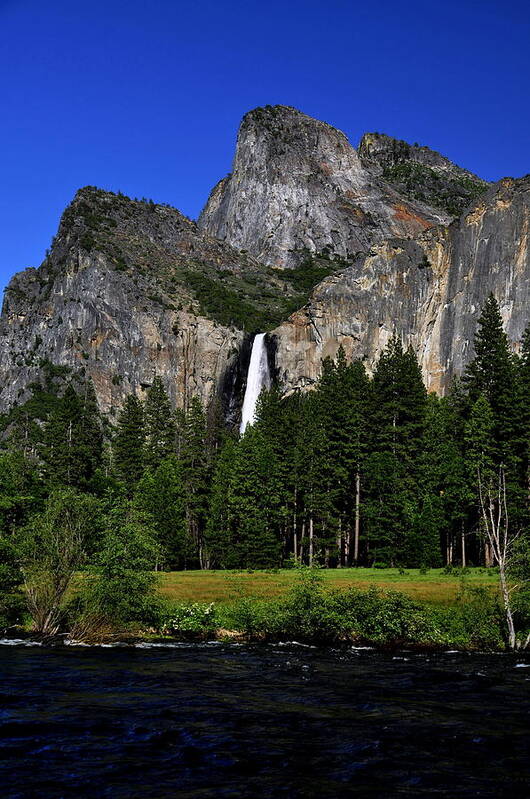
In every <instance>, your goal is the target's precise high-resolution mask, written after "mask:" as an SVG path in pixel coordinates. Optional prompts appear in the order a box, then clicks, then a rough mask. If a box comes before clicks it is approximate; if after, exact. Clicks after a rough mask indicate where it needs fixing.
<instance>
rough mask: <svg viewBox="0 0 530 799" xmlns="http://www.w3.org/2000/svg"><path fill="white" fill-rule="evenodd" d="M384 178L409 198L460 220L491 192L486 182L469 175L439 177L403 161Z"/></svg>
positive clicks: (392, 167) (416, 165) (386, 171)
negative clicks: (458, 217) (475, 202)
mask: <svg viewBox="0 0 530 799" xmlns="http://www.w3.org/2000/svg"><path fill="white" fill-rule="evenodd" d="M383 178H384V179H385V180H387V181H388V182H389V183H393V184H395V185H397V186H398V187H399V188H400V189H401V191H402V192H403V193H404V194H405V195H406V196H408V197H411V198H412V199H415V200H420V201H421V202H425V203H427V204H428V205H432V206H434V207H435V208H440V209H442V210H444V211H447V213H448V214H451V215H452V216H460V214H461V213H462V212H463V211H464V210H465V208H466V207H467V206H468V205H470V204H471V203H472V202H473V201H474V200H475V199H477V198H478V197H480V196H481V195H482V194H484V192H485V191H486V190H487V189H488V184H487V183H484V182H483V181H478V180H473V179H472V178H469V177H467V176H466V175H450V174H449V173H446V174H443V175H442V174H440V173H439V172H437V171H436V170H434V169H431V168H430V167H428V166H424V165H423V164H419V163H411V162H410V161H409V162H407V161H400V162H398V163H395V164H393V165H392V166H387V167H386V168H385V169H384V170H383Z"/></svg>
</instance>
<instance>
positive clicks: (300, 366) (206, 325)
mask: <svg viewBox="0 0 530 799" xmlns="http://www.w3.org/2000/svg"><path fill="white" fill-rule="evenodd" d="M529 217H530V177H526V178H520V179H512V178H507V179H504V180H501V181H500V182H499V183H497V184H495V185H489V184H488V183H486V182H485V181H483V180H481V179H480V178H479V177H477V176H476V175H473V174H472V173H471V172H468V171H467V170H465V169H463V168H461V167H459V166H457V165H455V164H453V163H452V162H451V161H449V160H448V159H447V158H445V157H444V156H442V155H440V154H439V153H436V152H435V151H433V150H430V149H429V148H427V147H423V146H419V145H416V144H413V145H410V144H407V143H406V142H402V141H399V140H397V139H392V138H391V137H390V136H386V135H382V134H375V133H369V134H365V136H364V137H363V138H362V140H361V143H360V146H359V149H358V150H355V149H354V148H353V147H352V146H351V145H350V143H349V142H348V139H347V138H346V136H345V135H344V134H343V133H341V132H340V131H338V130H336V129H335V128H333V127H332V126H330V125H328V124H326V123H324V122H320V121H317V120H314V119H311V118H310V117H308V116H306V115H305V114H302V113H300V112H299V111H297V110H295V109H293V108H289V107H286V106H274V107H270V106H267V107H265V108H258V109H255V110H254V111H251V112H249V113H248V114H246V116H245V117H244V118H243V121H242V123H241V126H240V130H239V133H238V138H237V147H236V153H235V158H234V164H233V170H232V173H231V174H230V175H229V176H228V177H226V178H224V179H223V180H221V181H220V182H219V183H218V184H217V186H215V188H214V189H213V190H212V192H211V195H210V197H209V199H208V201H207V203H206V206H205V208H204V210H203V211H202V213H201V215H200V218H199V220H198V221H197V223H196V222H193V221H191V220H189V219H187V218H186V217H184V216H183V215H182V214H180V213H179V212H178V211H177V210H176V209H174V208H170V207H169V206H166V205H160V204H156V203H154V202H153V201H150V200H132V199H130V198H128V197H125V196H123V195H120V194H112V193H110V192H105V191H102V190H99V189H96V188H93V187H86V188H84V189H81V190H80V191H79V192H78V193H77V195H76V196H75V198H74V199H73V201H72V203H71V205H70V206H69V207H68V208H67V209H66V211H65V212H64V214H63V217H62V219H61V221H60V225H59V229H58V232H57V235H56V236H55V238H54V239H53V241H52V244H51V247H50V250H49V252H48V254H47V256H46V259H45V260H44V262H43V264H42V265H41V266H40V267H39V268H37V269H33V268H31V269H26V270H25V271H23V272H21V273H19V274H17V275H15V276H14V277H13V279H12V280H11V282H10V284H9V286H8V287H7V289H6V292H5V298H4V304H3V309H2V316H1V320H0V340H1V343H2V346H1V348H0V386H1V389H0V409H1V410H2V411H3V412H4V413H5V412H7V411H9V410H10V409H11V408H13V407H14V406H17V405H18V406H20V405H22V404H23V403H24V402H26V401H27V400H28V399H29V398H30V397H31V394H32V391H33V390H34V387H35V385H39V384H42V383H43V381H45V380H46V379H49V376H50V374H53V375H54V376H55V377H56V376H57V375H60V376H61V378H62V379H64V380H68V379H70V378H71V377H72V376H74V375H81V376H88V377H90V378H91V379H92V381H93V383H94V386H95V389H96V394H97V397H98V401H99V404H100V407H101V409H102V410H103V411H104V412H106V413H108V414H109V415H110V416H112V414H114V413H115V412H116V411H117V409H118V408H119V407H120V406H121V404H122V403H123V400H124V397H125V396H126V395H127V394H128V393H130V392H134V393H136V394H137V395H139V396H142V394H143V392H145V390H146V389H147V388H148V387H149V386H150V385H151V384H152V382H153V379H154V377H155V376H160V377H161V378H162V380H163V382H164V384H165V385H166V388H167V390H168V392H169V395H170V397H171V399H172V401H173V403H174V404H175V406H177V407H186V406H187V404H188V403H189V400H190V399H191V397H193V396H196V395H197V396H199V397H200V398H201V400H202V401H203V403H205V404H207V403H210V402H211V401H212V400H213V399H214V398H215V397H220V398H221V399H222V401H223V403H224V407H225V410H226V409H227V408H228V409H231V410H230V413H231V414H232V415H234V413H235V415H236V416H237V407H238V402H239V401H240V393H241V387H242V386H243V384H244V380H245V375H246V369H247V366H248V357H249V352H248V350H249V348H248V343H249V341H250V337H251V334H253V333H255V332H257V331H267V332H269V333H270V334H271V335H269V337H268V342H269V346H270V357H271V359H272V358H274V366H275V373H276V375H277V378H278V380H279V383H280V386H281V387H282V389H283V390H285V391H291V390H293V389H295V388H304V387H307V386H310V385H311V384H312V383H313V382H314V381H315V380H316V379H317V377H318V374H319V371H320V366H321V361H322V358H323V357H325V356H326V355H334V354H335V353H336V352H337V349H338V347H339V346H340V345H341V344H342V345H343V347H344V349H345V350H346V352H347V354H348V355H349V356H351V357H356V358H363V359H364V360H365V362H366V363H367V365H368V366H369V367H371V366H372V365H373V363H374V361H375V360H376V359H377V357H378V354H379V353H380V352H381V350H382V348H383V347H384V346H385V344H386V343H387V341H388V339H389V337H390V336H391V335H392V333H393V332H397V333H398V334H399V335H401V336H402V338H403V341H404V343H405V344H409V343H410V344H412V346H413V347H414V349H415V350H416V352H417V353H418V357H419V360H420V363H421V366H422V369H423V373H424V377H425V379H426V381H427V384H428V386H429V388H431V389H433V390H436V391H440V392H443V391H444V390H445V389H446V388H447V386H448V385H449V382H450V380H451V379H452V377H453V376H454V375H456V374H459V373H460V372H461V371H462V369H463V368H464V366H465V365H466V363H467V362H468V361H469V359H470V357H471V356H472V354H473V335H474V330H475V323H476V319H477V316H478V314H479V312H480V308H481V306H482V304H483V303H484V301H485V299H486V297H487V295H488V293H489V292H493V293H494V294H495V296H496V298H497V300H498V301H499V303H500V307H501V311H502V314H503V317H504V321H505V324H506V330H507V333H508V336H509V338H510V339H511V340H512V341H513V342H517V341H518V340H519V339H520V337H521V334H522V332H523V329H524V327H525V326H526V325H527V324H528V321H529V316H530V313H529V308H530V255H529V225H530V219H529ZM234 408H235V409H236V410H235V411H234ZM226 412H227V413H228V411H226ZM234 418H235V417H234Z"/></svg>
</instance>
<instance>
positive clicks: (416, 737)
mask: <svg viewBox="0 0 530 799" xmlns="http://www.w3.org/2000/svg"><path fill="white" fill-rule="evenodd" d="M529 666H530V660H529V659H528V658H523V657H517V656H511V655H481V654H476V655H475V654H472V655H470V654H462V653H445V654H436V655H424V654H422V655H419V654H411V653H399V654H396V653H394V654H392V653H388V654H386V653H383V654H382V653H378V652H374V651H370V650H364V649H357V650H354V649H352V650H348V651H344V652H335V651H329V650H328V651H323V650H318V649H311V648H307V647H302V646H297V645H287V646H277V645H276V646H262V647H245V646H237V645H224V644H202V645H191V644H190V645H185V644H183V645H174V646H166V647H163V646H162V647H153V646H149V645H142V646H140V647H127V648H126V647H109V648H104V647H103V648H102V647H95V648H61V649H44V648H41V647H28V646H2V647H0V678H1V683H0V758H1V761H0V795H1V796H2V797H4V799H5V798H6V797H9V798H10V799H11V798H14V797H18V798H20V799H26V797H39V799H42V798H43V797H44V798H47V797H53V799H58V798H59V797H74V796H75V797H107V796H108V797H157V799H161V797H176V796H178V797H179V799H180V798H184V799H185V798H186V797H194V799H195V798H197V799H199V798H201V799H202V798H203V797H216V796H219V797H290V798H291V797H293V798H297V797H340V796H345V795H346V796H347V795H355V796H370V797H393V796H422V795H435V796H444V797H451V799H456V798H457V797H476V796H480V797H496V798H497V797H503V796H511V797H519V796H521V797H523V796H525V797H526V796H528V794H529V791H528V780H529V777H530V765H529V761H530V743H529V737H528V722H529V720H530V713H529V710H530V707H529V702H528V695H529V688H530V668H529Z"/></svg>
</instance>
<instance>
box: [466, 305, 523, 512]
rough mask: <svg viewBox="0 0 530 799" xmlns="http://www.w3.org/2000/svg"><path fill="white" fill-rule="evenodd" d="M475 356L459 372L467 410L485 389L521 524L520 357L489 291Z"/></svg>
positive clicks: (511, 502)
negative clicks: (512, 349) (512, 350)
mask: <svg viewBox="0 0 530 799" xmlns="http://www.w3.org/2000/svg"><path fill="white" fill-rule="evenodd" d="M474 349H475V357H474V358H473V360H472V361H471V363H470V364H469V365H468V367H467V369H466V372H465V374H464V378H463V384H464V386H465V388H466V389H467V398H468V403H467V408H466V411H465V412H466V416H467V418H469V416H470V413H471V409H472V407H473V405H474V403H475V402H476V401H477V400H478V398H479V397H480V396H481V395H483V396H484V398H485V399H486V400H487V401H488V403H489V405H490V408H491V412H492V414H493V445H494V451H495V452H494V458H495V462H496V465H497V467H500V466H502V468H503V470H504V473H505V475H506V485H507V491H508V497H509V509H510V518H511V520H512V522H513V523H514V524H516V525H517V526H519V527H522V526H523V525H524V521H525V518H526V496H527V495H526V486H525V439H526V435H527V434H526V431H525V429H524V414H523V413H522V412H521V387H520V382H519V377H520V374H519V369H518V363H517V360H516V359H515V357H514V356H513V354H512V353H511V351H510V346H509V342H508V337H507V336H506V333H505V332H504V329H503V323H502V317H501V314H500V310H499V306H498V303H497V301H496V300H495V297H494V296H493V294H490V295H489V297H488V299H487V301H486V303H485V305H484V308H483V310H482V313H481V315H480V317H479V320H478V329H477V333H476V336H475V342H474Z"/></svg>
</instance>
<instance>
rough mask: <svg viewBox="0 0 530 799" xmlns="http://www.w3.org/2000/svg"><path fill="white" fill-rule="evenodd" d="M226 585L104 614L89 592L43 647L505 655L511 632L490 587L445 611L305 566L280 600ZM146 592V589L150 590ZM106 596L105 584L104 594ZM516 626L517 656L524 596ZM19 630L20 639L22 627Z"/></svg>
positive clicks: (463, 595)
mask: <svg viewBox="0 0 530 799" xmlns="http://www.w3.org/2000/svg"><path fill="white" fill-rule="evenodd" d="M96 585H97V584H96ZM232 585H233V589H232V592H233V595H232V598H231V600H230V601H229V602H228V603H226V604H219V605H216V604H215V603H200V602H189V603H182V602H179V603H174V602H168V601H165V602H164V601H163V600H162V599H161V598H160V596H159V595H157V594H156V593H155V591H154V590H153V591H152V593H145V592H144V595H143V598H142V601H141V602H135V601H134V600H133V598H132V597H131V596H129V597H128V598H122V601H121V604H120V601H118V597H117V596H116V595H115V594H114V592H113V591H110V593H111V598H112V602H110V604H109V601H108V598H107V602H106V604H107V605H108V607H107V611H106V610H105V603H103V602H102V597H101V596H99V597H98V599H97V601H95V600H94V596H93V595H94V590H95V589H94V585H92V586H89V587H87V588H85V589H84V590H81V591H80V593H79V595H78V596H77V597H76V598H75V599H73V600H70V601H69V602H68V603H67V604H66V606H65V608H64V610H63V612H62V615H61V625H60V629H57V630H56V631H55V632H54V635H52V636H41V640H42V641H43V642H44V643H46V642H48V643H51V644H57V643H60V642H66V643H73V642H79V643H88V644H95V643H101V642H110V641H123V642H126V641H138V640H149V641H153V640H162V641H196V642H200V641H207V640H221V641H237V642H242V643H259V642H263V643H268V642H288V641H297V642H300V643H304V644H311V645H316V646H333V647H340V646H351V645H369V646H373V647H376V648H382V649H388V648H396V649H397V648H412V649H416V650H422V649H424V650H443V649H447V648H451V649H460V650H464V651H477V650H480V651H504V650H507V649H508V641H509V631H508V629H507V625H506V617H505V614H504V610H503V606H502V602H501V599H500V597H499V595H498V594H497V593H496V592H495V591H493V590H491V589H488V588H484V587H467V586H466V585H465V582H463V583H462V587H461V589H460V592H459V595H458V597H457V599H456V601H455V602H454V603H452V604H449V605H432V604H429V603H423V602H418V601H415V600H413V599H411V598H410V597H408V596H406V595H405V594H403V593H400V592H399V591H393V590H390V591H388V590H387V591H385V590H381V589H379V588H376V587H372V588H368V589H364V590H359V589H353V588H352V589H347V590H330V589H329V588H326V586H325V581H324V578H323V574H322V571H321V570H319V569H315V568H313V569H311V568H307V567H302V568H299V569H298V570H297V577H296V579H295V580H294V583H293V586H292V587H291V589H290V590H289V591H288V593H287V594H286V595H284V596H282V597H280V598H277V599H273V600H267V599H258V598H256V597H252V596H249V595H248V594H247V592H246V590H247V589H246V587H245V585H244V581H242V580H241V581H238V579H237V577H236V578H234V579H233V583H232ZM151 587H152V588H153V589H154V584H152V586H151ZM129 588H132V586H131V585H130V584H129ZM108 589H109V586H107V592H108ZM115 589H117V586H115ZM118 593H119V594H121V593H122V592H121V591H118ZM87 597H88V599H87ZM131 603H132V604H131ZM515 621H516V626H517V635H518V641H519V642H520V645H519V648H523V646H524V642H525V640H526V638H527V636H528V631H529V630H530V601H528V599H525V598H524V597H521V598H520V601H519V602H518V604H517V607H516V610H515ZM25 632H26V635H27V634H28V632H29V627H28V626H27V627H26V631H25ZM12 633H13V634H14V635H16V636H18V635H20V634H21V628H18V630H17V628H13V629H12ZM30 634H31V635H32V636H33V637H34V634H32V633H30Z"/></svg>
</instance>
